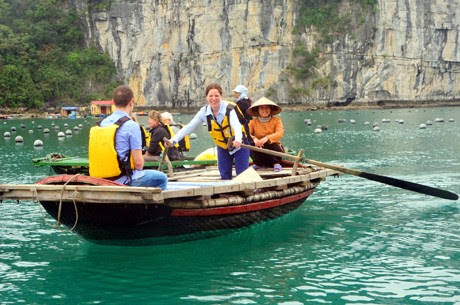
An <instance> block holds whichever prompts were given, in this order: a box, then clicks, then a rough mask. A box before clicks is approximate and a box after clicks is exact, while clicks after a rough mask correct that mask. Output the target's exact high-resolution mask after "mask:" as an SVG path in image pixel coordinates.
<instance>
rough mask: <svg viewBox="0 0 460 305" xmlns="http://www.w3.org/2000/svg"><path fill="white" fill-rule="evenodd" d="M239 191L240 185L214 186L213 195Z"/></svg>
mask: <svg viewBox="0 0 460 305" xmlns="http://www.w3.org/2000/svg"><path fill="white" fill-rule="evenodd" d="M241 189H242V186H241V183H235V184H224V185H216V186H214V193H215V194H224V193H232V192H239V191H241Z"/></svg>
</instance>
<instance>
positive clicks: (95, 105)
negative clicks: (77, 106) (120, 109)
mask: <svg viewBox="0 0 460 305" xmlns="http://www.w3.org/2000/svg"><path fill="white" fill-rule="evenodd" d="M114 111H115V104H114V102H113V101H91V115H94V116H101V115H102V116H107V115H110V114H112V112H114Z"/></svg>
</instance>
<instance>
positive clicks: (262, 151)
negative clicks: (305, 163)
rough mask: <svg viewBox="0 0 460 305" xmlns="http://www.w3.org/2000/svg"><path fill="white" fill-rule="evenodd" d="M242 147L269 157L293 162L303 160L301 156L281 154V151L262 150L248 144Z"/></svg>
mask: <svg viewBox="0 0 460 305" xmlns="http://www.w3.org/2000/svg"><path fill="white" fill-rule="evenodd" d="M241 147H243V148H246V149H249V150H252V151H257V152H260V153H263V154H267V155H272V156H276V157H284V158H286V159H290V160H293V161H300V160H301V159H302V158H301V157H299V156H293V155H289V154H285V153H282V152H279V151H274V150H270V149H265V148H260V147H257V146H251V145H247V144H241Z"/></svg>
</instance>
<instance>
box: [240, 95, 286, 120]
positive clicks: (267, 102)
mask: <svg viewBox="0 0 460 305" xmlns="http://www.w3.org/2000/svg"><path fill="white" fill-rule="evenodd" d="M262 105H268V106H272V113H271V115H275V114H278V113H280V112H281V107H280V106H278V105H277V104H276V103H275V102H272V101H270V100H269V99H268V98H266V97H265V96H264V97H261V98H260V99H258V100H257V102H255V103H254V104H252V106H251V107H249V109H248V110H247V113H248V114H249V115H250V116H257V115H258V113H257V107H259V106H262Z"/></svg>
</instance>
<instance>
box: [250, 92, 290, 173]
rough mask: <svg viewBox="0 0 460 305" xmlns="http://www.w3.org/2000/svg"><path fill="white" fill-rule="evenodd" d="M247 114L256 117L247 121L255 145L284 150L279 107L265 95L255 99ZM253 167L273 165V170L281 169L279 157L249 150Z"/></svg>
mask: <svg viewBox="0 0 460 305" xmlns="http://www.w3.org/2000/svg"><path fill="white" fill-rule="evenodd" d="M247 112H248V114H250V115H252V116H253V117H256V118H255V119H253V120H251V121H250V122H249V133H250V136H251V137H252V139H253V140H254V145H255V146H257V147H261V148H265V149H270V150H274V151H279V152H284V148H283V146H282V145H281V142H280V141H281V139H282V138H283V136H284V127H283V122H282V121H281V118H280V117H277V116H275V115H277V114H278V113H280V112H281V107H280V106H278V105H277V104H276V103H275V102H273V101H271V100H269V99H268V98H266V97H262V98H260V99H259V100H257V101H256V102H255V103H254V104H253V105H252V106H251V107H250V108H249V109H248V111H247ZM251 157H252V160H253V161H254V165H253V167H254V168H255V169H259V168H265V167H270V168H271V167H273V170H274V171H275V172H279V171H281V169H282V167H281V164H280V162H281V158H280V157H276V156H272V155H267V154H264V153H259V152H255V151H252V152H251Z"/></svg>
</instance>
